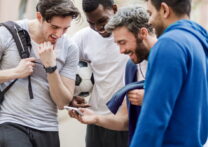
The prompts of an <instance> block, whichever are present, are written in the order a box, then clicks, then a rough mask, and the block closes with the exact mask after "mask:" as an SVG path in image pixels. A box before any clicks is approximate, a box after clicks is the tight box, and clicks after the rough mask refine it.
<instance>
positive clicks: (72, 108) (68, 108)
mask: <svg viewBox="0 0 208 147" xmlns="http://www.w3.org/2000/svg"><path fill="white" fill-rule="evenodd" d="M64 109H66V110H74V111H75V112H76V113H77V114H79V115H83V113H82V112H81V111H80V110H79V109H78V108H76V107H70V106H64Z"/></svg>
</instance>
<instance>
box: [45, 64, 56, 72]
mask: <svg viewBox="0 0 208 147" xmlns="http://www.w3.org/2000/svg"><path fill="white" fill-rule="evenodd" d="M56 69H57V66H53V67H45V70H46V72H47V73H53V72H54V71H55V70H56Z"/></svg>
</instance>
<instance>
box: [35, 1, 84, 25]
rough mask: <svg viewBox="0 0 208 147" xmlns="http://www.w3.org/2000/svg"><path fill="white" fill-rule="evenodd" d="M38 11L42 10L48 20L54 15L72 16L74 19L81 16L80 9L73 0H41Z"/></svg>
mask: <svg viewBox="0 0 208 147" xmlns="http://www.w3.org/2000/svg"><path fill="white" fill-rule="evenodd" d="M36 11H37V12H40V13H41V15H42V16H43V19H44V20H46V21H47V22H48V21H50V20H51V19H52V18H53V17H54V16H61V17H66V16H72V18H73V19H75V18H77V17H78V16H80V13H79V10H78V9H77V8H76V7H75V6H74V4H73V2H72V1H71V0H39V2H38V4H37V6H36Z"/></svg>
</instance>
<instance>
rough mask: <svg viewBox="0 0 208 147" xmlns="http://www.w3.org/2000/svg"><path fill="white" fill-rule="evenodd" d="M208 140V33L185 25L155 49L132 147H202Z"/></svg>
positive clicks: (170, 31)
mask: <svg viewBox="0 0 208 147" xmlns="http://www.w3.org/2000/svg"><path fill="white" fill-rule="evenodd" d="M207 136H208V33H207V31H206V30H205V29H203V28H202V27H201V26H199V25H198V24H196V23H194V22H192V21H189V20H180V21H177V22H176V23H174V24H172V25H170V26H169V27H168V28H167V29H166V30H165V31H164V34H163V35H162V36H161V37H160V38H159V40H158V42H157V43H156V44H155V45H154V47H153V48H152V49H151V52H150V55H149V59H148V70H147V74H146V80H145V96H144V100H143V105H142V109H141V113H140V116H139V119H138V122H137V128H136V130H135V133H134V136H133V140H132V143H131V147H202V145H203V144H204V143H205V142H206V140H207Z"/></svg>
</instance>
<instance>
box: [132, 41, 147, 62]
mask: <svg viewBox="0 0 208 147" xmlns="http://www.w3.org/2000/svg"><path fill="white" fill-rule="evenodd" d="M136 41H137V47H136V50H135V54H136V57H137V64H138V63H140V62H142V61H143V60H147V57H148V55H149V49H147V48H146V47H145V45H144V44H143V42H142V40H140V39H138V38H137V40H136Z"/></svg>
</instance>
